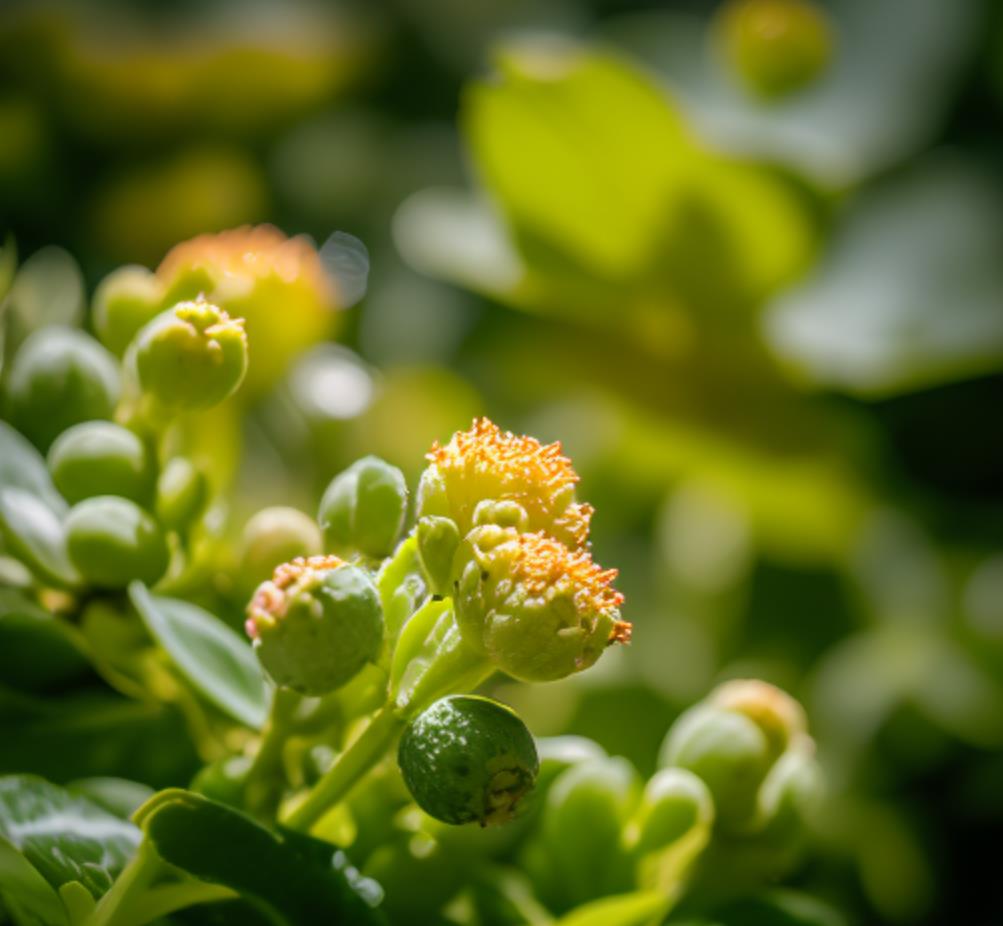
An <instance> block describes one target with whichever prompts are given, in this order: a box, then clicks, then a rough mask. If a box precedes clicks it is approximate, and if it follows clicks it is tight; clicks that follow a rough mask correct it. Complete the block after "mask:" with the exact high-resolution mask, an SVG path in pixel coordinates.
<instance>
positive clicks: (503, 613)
mask: <svg viewBox="0 0 1003 926" xmlns="http://www.w3.org/2000/svg"><path fill="white" fill-rule="evenodd" d="M458 557H459V558H460V559H461V561H462V562H464V563H465V565H464V566H463V568H462V571H461V573H460V576H459V579H458V580H457V581H456V584H455V586H454V591H453V603H454V606H455V609H456V619H457V623H458V625H459V628H460V633H461V634H462V635H463V639H464V641H466V642H467V644H468V645H470V646H472V647H473V648H474V649H475V650H477V651H478V652H481V653H484V654H486V655H487V656H488V658H489V659H490V660H491V661H492V662H494V663H495V664H496V665H497V666H498V667H499V668H500V669H501V670H502V671H503V672H507V673H508V674H509V675H511V676H513V677H515V678H518V679H522V680H524V681H549V680H552V679H558V678H563V677H564V676H566V675H570V674H571V673H572V672H578V671H580V670H582V669H586V668H588V667H589V666H590V665H592V664H593V663H594V662H595V661H596V660H597V659H598V658H599V656H600V655H601V654H602V652H603V650H605V649H606V647H607V646H608V645H610V644H611V643H614V642H626V641H627V640H629V639H630V624H629V623H627V622H625V621H622V620H621V619H620V611H619V606H620V604H621V603H622V602H623V596H622V595H621V594H620V593H619V592H617V591H616V590H615V589H613V588H612V586H611V584H610V583H611V582H612V581H613V579H614V578H616V570H614V569H607V570H603V569H601V568H600V567H599V566H597V565H596V564H595V563H593V562H592V559H591V557H590V556H589V554H588V553H587V552H586V551H585V550H575V551H572V550H569V549H568V548H567V547H566V546H564V544H562V543H559V542H558V541H556V540H554V539H553V538H551V537H548V536H546V535H545V534H542V533H538V534H519V533H517V532H516V531H514V530H512V529H507V530H506V529H504V528H500V527H495V526H493V525H489V526H485V527H478V528H474V530H472V531H471V532H470V534H469V535H468V536H467V538H466V539H465V540H464V543H463V546H462V548H461V551H460V553H459V554H458Z"/></svg>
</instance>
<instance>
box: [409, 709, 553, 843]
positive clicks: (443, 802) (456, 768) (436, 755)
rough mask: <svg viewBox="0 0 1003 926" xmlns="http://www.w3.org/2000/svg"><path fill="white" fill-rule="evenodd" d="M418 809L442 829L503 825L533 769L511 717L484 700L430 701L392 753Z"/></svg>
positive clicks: (531, 753)
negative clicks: (447, 825)
mask: <svg viewBox="0 0 1003 926" xmlns="http://www.w3.org/2000/svg"><path fill="white" fill-rule="evenodd" d="M397 761H398V764H399V765H400V769H401V773H402V774H403V776H404V782H405V784H406V785H407V787H408V790H409V791H410V792H411V795H412V796H413V797H414V799H415V801H416V802H417V804H418V806H419V807H421V809H422V810H424V811H425V812H426V813H427V814H429V815H430V816H432V817H435V818H436V819H437V820H442V821H443V822H444V823H453V824H461V823H472V822H475V821H476V822H478V823H480V824H481V825H482V826H486V825H488V824H498V823H505V822H506V821H508V820H510V819H511V818H512V817H513V816H514V814H515V812H516V810H517V808H518V807H519V805H520V802H522V801H523V800H524V798H525V797H526V795H527V794H529V792H530V791H532V789H533V785H534V782H535V781H536V776H537V773H538V772H539V769H540V763H539V759H538V758H537V754H536V745H535V743H534V742H533V737H532V735H531V734H530V732H529V730H527V729H526V725H525V724H524V723H523V722H522V720H521V719H520V718H519V716H518V714H516V713H515V712H514V711H512V710H510V709H509V708H507V707H505V706H504V705H501V704H498V703H497V702H496V701H491V700H489V699H488V698H479V697H471V696H459V695H456V696H451V697H447V698H442V699H441V700H439V701H436V702H435V703H434V704H433V705H432V706H431V707H429V708H427V709H426V710H425V711H423V712H422V713H421V714H419V715H418V717H417V718H416V719H415V720H414V721H413V722H412V723H411V724H410V725H409V726H408V728H407V729H406V730H405V731H404V735H403V736H402V737H401V741H400V747H399V749H398V753H397Z"/></svg>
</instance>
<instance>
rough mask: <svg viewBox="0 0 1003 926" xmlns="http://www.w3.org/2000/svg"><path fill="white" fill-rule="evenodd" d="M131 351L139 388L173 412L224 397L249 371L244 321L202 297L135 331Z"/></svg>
mask: <svg viewBox="0 0 1003 926" xmlns="http://www.w3.org/2000/svg"><path fill="white" fill-rule="evenodd" d="M132 350H134V352H135V366H136V374H137V376H138V378H139V385H140V387H141V388H142V389H143V391H144V392H145V393H147V394H148V395H151V396H153V397H154V398H155V399H156V400H157V401H158V402H159V403H160V404H161V405H163V406H164V407H165V408H168V409H172V410H175V411H181V410H186V409H200V408H209V407H210V406H212V405H216V404H217V403H219V402H222V401H223V399H225V398H226V397H227V396H229V395H231V394H232V393H233V392H234V391H236V389H237V387H238V386H239V385H240V383H241V380H242V379H243V378H244V373H245V372H246V371H247V336H246V334H245V333H244V323H243V320H242V319H239V318H237V319H232V318H230V316H229V315H227V314H226V312H224V311H223V310H222V309H219V308H217V307H216V306H214V305H212V304H211V303H209V302H204V301H201V300H197V301H195V302H181V303H178V305H176V306H174V308H173V309H170V310H168V311H166V312H163V313H161V314H160V315H158V316H157V317H156V318H155V319H154V320H153V321H152V322H150V323H149V324H148V325H146V327H144V328H143V330H142V331H140V332H139V334H138V335H136V339H135V341H134V342H133V347H132Z"/></svg>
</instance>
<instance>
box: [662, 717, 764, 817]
mask: <svg viewBox="0 0 1003 926" xmlns="http://www.w3.org/2000/svg"><path fill="white" fill-rule="evenodd" d="M772 762H773V756H772V755H771V752H770V745H769V742H768V740H767V738H766V735H765V734H764V733H763V731H762V730H761V729H760V728H759V727H758V726H757V725H756V723H755V722H754V721H752V720H750V719H749V718H748V717H746V716H745V715H744V714H740V713H737V712H735V711H730V710H725V709H723V708H720V707H715V706H714V705H711V704H698V705H697V706H696V707H693V708H691V709H690V710H688V711H686V712H685V713H684V714H683V715H682V716H681V717H680V718H679V719H678V720H677V721H676V723H675V724H673V726H672V729H671V730H670V731H669V734H668V736H667V737H666V739H665V742H664V743H663V744H662V749H661V752H660V754H659V765H660V766H662V767H664V768H670V767H674V768H684V769H688V770H689V771H691V772H693V773H694V774H695V775H697V776H698V777H699V778H701V779H702V780H703V782H704V784H706V785H707V787H708V789H709V790H710V792H711V794H712V795H713V797H714V806H715V808H716V810H717V818H718V821H719V823H720V824H721V825H722V826H724V827H725V828H726V829H729V830H732V831H740V830H742V829H743V828H745V827H746V826H747V825H748V824H749V823H750V822H751V821H752V820H754V818H755V813H756V800H757V796H758V794H759V788H760V787H761V785H762V783H763V780H764V779H765V778H766V774H767V772H769V770H770V766H771V764H772Z"/></svg>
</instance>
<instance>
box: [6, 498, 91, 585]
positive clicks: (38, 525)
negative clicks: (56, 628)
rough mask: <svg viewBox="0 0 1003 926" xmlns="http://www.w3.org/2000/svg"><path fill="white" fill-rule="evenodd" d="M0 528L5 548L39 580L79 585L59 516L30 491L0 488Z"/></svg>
mask: <svg viewBox="0 0 1003 926" xmlns="http://www.w3.org/2000/svg"><path fill="white" fill-rule="evenodd" d="M0 530H2V532H3V537H4V540H5V542H6V544H7V548H8V549H9V550H10V551H11V552H12V553H13V554H14V555H15V556H17V558H18V559H20V560H21V561H22V562H23V563H24V564H25V565H26V566H27V567H28V568H29V569H31V571H32V572H33V573H35V575H37V576H38V577H39V578H40V579H41V580H42V581H44V582H49V583H52V584H54V585H57V586H60V587H68V586H69V587H72V586H74V585H77V584H79V582H80V576H79V574H78V573H77V571H76V569H75V568H74V566H73V564H72V563H71V562H70V559H69V556H68V554H67V552H66V532H65V531H64V529H63V522H62V520H61V519H60V517H59V515H58V514H57V513H56V512H55V511H53V509H52V508H50V507H49V506H48V505H47V504H46V503H45V502H44V501H42V499H41V498H39V497H38V496H37V495H35V494H34V493H32V492H29V491H27V490H25V489H20V488H17V487H10V488H6V489H0Z"/></svg>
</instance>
